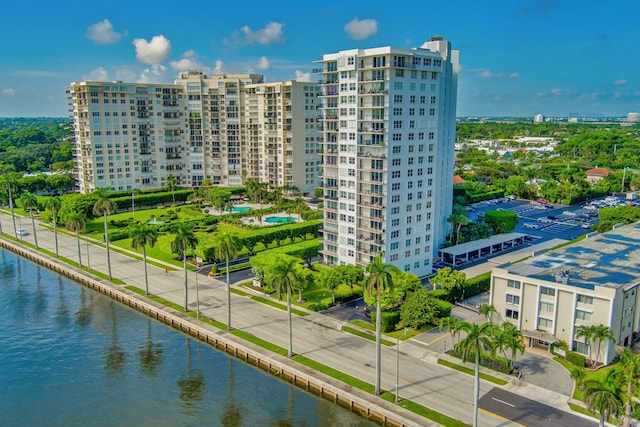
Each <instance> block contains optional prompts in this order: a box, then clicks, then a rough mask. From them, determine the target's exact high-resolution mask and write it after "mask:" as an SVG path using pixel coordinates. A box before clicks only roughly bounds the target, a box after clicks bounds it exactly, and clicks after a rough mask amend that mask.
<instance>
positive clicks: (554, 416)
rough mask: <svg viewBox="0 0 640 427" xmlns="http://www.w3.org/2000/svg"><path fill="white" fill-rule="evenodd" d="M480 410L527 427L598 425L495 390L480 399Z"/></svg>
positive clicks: (588, 426)
mask: <svg viewBox="0 0 640 427" xmlns="http://www.w3.org/2000/svg"><path fill="white" fill-rule="evenodd" d="M478 408H479V409H480V410H481V411H483V412H488V413H492V414H496V415H499V416H501V417H504V418H506V419H508V420H511V421H513V422H515V423H518V424H519V425H522V426H527V427H560V426H562V427H591V426H593V427H595V426H597V425H598V424H597V423H595V422H593V421H591V420H590V419H588V418H585V417H582V416H580V415H574V414H570V413H568V412H564V411H559V410H558V409H556V408H554V407H552V406H549V405H545V404H543V403H540V402H537V401H535V400H531V399H527V398H524V397H522V396H518V395H517V394H514V393H510V392H508V391H506V390H503V389H500V388H497V387H495V388H493V389H491V390H489V392H488V393H487V394H485V395H484V396H482V398H480V402H479V404H478Z"/></svg>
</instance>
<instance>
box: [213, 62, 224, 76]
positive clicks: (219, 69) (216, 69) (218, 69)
mask: <svg viewBox="0 0 640 427" xmlns="http://www.w3.org/2000/svg"><path fill="white" fill-rule="evenodd" d="M223 67H224V62H222V61H220V60H219V59H218V60H217V61H216V65H215V67H214V68H213V72H214V73H216V74H220V73H222V69H223Z"/></svg>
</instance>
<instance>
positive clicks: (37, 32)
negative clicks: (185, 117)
mask: <svg viewBox="0 0 640 427" xmlns="http://www.w3.org/2000/svg"><path fill="white" fill-rule="evenodd" d="M639 12H640V2H637V1H630V0H612V1H606V2H605V1H595V0H582V1H579V0H511V1H509V0H493V1H484V0H475V1H459V0H450V1H426V0H422V1H418V0H415V1H413V0H412V1H403V0H396V1H392V2H389V1H380V0H369V1H359V0H358V1H356V0H347V1H342V2H332V1H327V2H301V1H295V2H294V1H289V0H272V1H259V2H257V1H253V0H249V1H245V2H242V1H216V0H210V1H207V2H199V1H192V2H172V1H168V0H156V1H153V2H151V1H148V0H137V1H131V0H129V1H121V0H111V1H99V0H95V1H86V0H85V1H78V0H62V1H59V2H53V1H44V0H35V1H20V0H15V1H8V2H4V3H3V7H2V11H1V12H0V13H1V14H0V39H1V40H2V42H1V43H0V116H67V114H68V113H67V100H66V95H65V89H66V87H67V85H68V84H69V83H70V82H72V81H79V80H85V79H86V80H116V79H117V80H124V81H154V82H172V81H173V79H174V78H175V77H176V76H177V75H178V73H179V72H180V70H184V69H203V70H204V71H206V72H208V73H214V72H217V71H219V72H226V73H233V72H248V71H250V72H255V73H261V74H264V75H265V78H266V80H267V81H275V80H284V79H293V78H297V79H299V80H305V79H311V80H317V79H318V76H316V75H311V74H310V73H311V70H312V69H313V68H314V64H313V61H314V60H318V59H321V58H322V54H324V53H331V52H336V51H339V50H344V49H351V48H366V47H376V46H386V45H392V46H398V47H415V46H419V45H420V44H422V43H423V42H424V41H426V40H427V39H428V38H429V37H430V36H432V35H442V36H443V37H444V38H445V39H447V40H449V41H451V42H452V43H453V46H454V48H456V49H459V50H460V63H461V72H460V76H459V85H458V116H496V115H510V116H516V115H517V116H532V115H534V114H537V113H542V114H545V115H547V116H568V115H569V114H570V113H581V114H590V113H599V114H603V115H615V116H623V115H626V114H627V113H628V112H630V111H640V27H639V26H638V24H637V21H638V16H639Z"/></svg>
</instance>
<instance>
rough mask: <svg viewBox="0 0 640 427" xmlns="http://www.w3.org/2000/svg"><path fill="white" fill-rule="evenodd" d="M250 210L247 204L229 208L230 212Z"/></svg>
mask: <svg viewBox="0 0 640 427" xmlns="http://www.w3.org/2000/svg"><path fill="white" fill-rule="evenodd" d="M250 210H251V208H250V207H249V206H242V207H239V208H237V207H234V208H233V209H232V210H231V212H246V211H250ZM227 212H229V211H227Z"/></svg>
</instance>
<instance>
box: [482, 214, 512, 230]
mask: <svg viewBox="0 0 640 427" xmlns="http://www.w3.org/2000/svg"><path fill="white" fill-rule="evenodd" d="M484 222H485V223H487V224H489V225H491V226H493V228H494V230H496V231H498V230H499V231H500V232H508V231H513V229H515V228H516V225H518V214H517V213H516V212H512V211H487V212H486V213H485V217H484Z"/></svg>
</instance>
